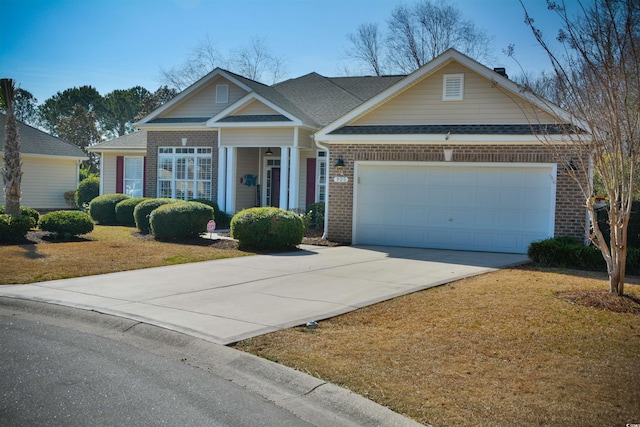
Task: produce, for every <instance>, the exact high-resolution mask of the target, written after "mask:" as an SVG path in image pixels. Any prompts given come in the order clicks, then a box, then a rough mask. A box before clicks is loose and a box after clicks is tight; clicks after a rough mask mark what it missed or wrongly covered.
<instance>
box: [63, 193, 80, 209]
mask: <svg viewBox="0 0 640 427" xmlns="http://www.w3.org/2000/svg"><path fill="white" fill-rule="evenodd" d="M64 201H65V203H66V204H67V206H69V207H70V208H77V207H78V205H76V190H69V191H65V192H64Z"/></svg>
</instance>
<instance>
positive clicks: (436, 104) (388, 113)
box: [351, 63, 554, 125]
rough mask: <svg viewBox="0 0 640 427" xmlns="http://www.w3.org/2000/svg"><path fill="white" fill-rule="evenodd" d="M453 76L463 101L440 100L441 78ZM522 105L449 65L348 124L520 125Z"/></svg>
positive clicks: (546, 118) (467, 71)
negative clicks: (459, 80)
mask: <svg viewBox="0 0 640 427" xmlns="http://www.w3.org/2000/svg"><path fill="white" fill-rule="evenodd" d="M454 73H464V99H463V100H462V101H443V100H442V75H443V74H454ZM524 105H525V104H524V102H523V101H521V100H518V102H516V101H515V98H514V97H509V96H507V95H505V93H504V92H503V91H502V90H501V88H500V86H495V87H494V85H493V84H492V82H491V80H488V79H486V78H484V77H482V76H480V75H478V74H476V73H475V72H473V71H471V70H470V69H468V68H465V67H463V66H462V65H460V64H458V63H451V64H449V65H447V66H445V67H444V68H442V69H441V70H438V71H437V72H435V73H434V74H432V75H431V76H428V77H427V78H426V79H424V80H423V81H421V82H419V83H417V84H416V85H414V86H413V87H410V88H408V89H407V90H405V91H404V92H403V93H401V94H399V95H398V96H396V97H395V98H393V99H391V100H389V101H387V102H386V103H385V104H383V105H381V106H380V107H378V108H376V109H375V110H373V111H371V112H370V113H368V114H366V115H364V116H363V117H361V118H359V119H357V120H355V121H354V122H353V123H351V124H354V125H371V124H381V125H393V124H398V125H403V124H430V123H433V124H458V123H460V124H462V123H467V124H476V123H501V124H507V123H520V124H522V123H528V122H529V121H528V120H527V116H526V115H525V114H524V113H523V112H522V108H525V107H524ZM527 105H528V104H527ZM526 108H529V109H530V108H531V107H530V106H527V107H526ZM530 114H531V113H529V117H531V115H530ZM538 114H540V116H539V117H540V120H541V121H542V122H545V121H546V122H547V123H553V122H554V120H553V119H552V118H551V117H549V116H548V115H546V114H544V113H542V111H539V112H538Z"/></svg>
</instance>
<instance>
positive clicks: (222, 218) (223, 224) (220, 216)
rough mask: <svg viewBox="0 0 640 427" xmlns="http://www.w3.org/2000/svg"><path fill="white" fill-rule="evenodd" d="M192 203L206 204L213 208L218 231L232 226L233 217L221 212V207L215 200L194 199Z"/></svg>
mask: <svg viewBox="0 0 640 427" xmlns="http://www.w3.org/2000/svg"><path fill="white" fill-rule="evenodd" d="M191 201H192V202H199V203H204V204H205V205H207V206H211V207H212V208H213V219H214V220H215V221H216V228H217V229H226V228H229V226H230V225H231V218H232V217H233V215H231V214H229V213H227V212H224V211H222V210H220V207H219V206H218V204H217V203H216V202H214V201H213V200H207V199H193V200H191Z"/></svg>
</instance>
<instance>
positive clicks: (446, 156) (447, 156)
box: [444, 148, 453, 162]
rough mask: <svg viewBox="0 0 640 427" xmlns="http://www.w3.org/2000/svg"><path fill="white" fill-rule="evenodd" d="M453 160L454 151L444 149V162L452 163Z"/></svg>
mask: <svg viewBox="0 0 640 427" xmlns="http://www.w3.org/2000/svg"><path fill="white" fill-rule="evenodd" d="M452 158H453V149H451V148H445V149H444V161H445V162H450V161H451V159H452Z"/></svg>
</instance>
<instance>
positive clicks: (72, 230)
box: [39, 211, 93, 239]
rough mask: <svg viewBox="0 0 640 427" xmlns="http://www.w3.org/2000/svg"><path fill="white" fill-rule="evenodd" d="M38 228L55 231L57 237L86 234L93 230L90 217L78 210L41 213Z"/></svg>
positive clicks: (66, 237) (63, 237)
mask: <svg viewBox="0 0 640 427" xmlns="http://www.w3.org/2000/svg"><path fill="white" fill-rule="evenodd" d="M39 226H40V229H41V230H43V231H49V232H51V233H55V235H56V237H57V238H59V239H68V238H69V237H71V236H77V235H80V234H87V233H90V232H91V231H93V221H91V217H90V216H89V215H88V214H87V213H85V212H80V211H55V212H49V213H48V214H44V215H42V217H41V218H40V224H39Z"/></svg>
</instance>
